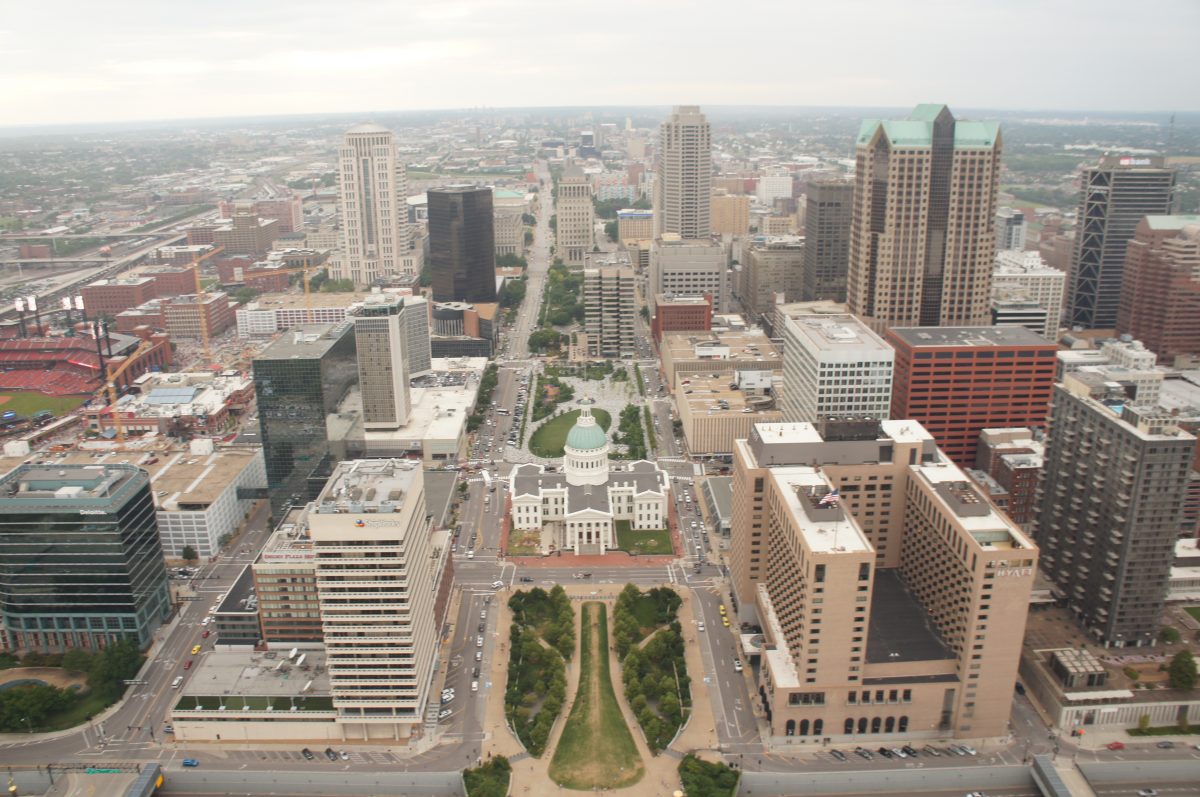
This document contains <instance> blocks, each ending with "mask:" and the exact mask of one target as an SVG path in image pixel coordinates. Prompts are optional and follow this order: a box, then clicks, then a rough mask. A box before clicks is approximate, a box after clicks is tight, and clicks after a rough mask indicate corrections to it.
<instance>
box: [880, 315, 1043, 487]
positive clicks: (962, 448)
mask: <svg viewBox="0 0 1200 797" xmlns="http://www.w3.org/2000/svg"><path fill="white" fill-rule="evenodd" d="M887 341H888V343H890V344H891V345H892V346H893V347H894V348H895V350H896V377H895V389H894V390H893V391H892V411H891V412H892V417H893V418H912V419H913V420H915V421H918V422H920V423H921V424H923V425H924V426H925V428H926V429H928V430H929V431H930V432H931V433H932V434H933V436H934V438H935V439H936V440H937V442H938V448H940V449H941V450H942V451H943V452H944V453H945V454H946V456H948V457H949V458H950V459H952V460H954V462H956V463H958V465H959V466H961V467H964V468H969V467H973V466H974V464H975V449H976V446H977V445H978V444H979V433H980V432H981V431H982V430H984V429H989V428H993V427H1009V426H1025V427H1029V428H1031V429H1044V428H1045V426H1046V417H1047V415H1048V414H1049V412H1050V389H1051V387H1052V386H1053V385H1054V371H1055V365H1056V363H1057V360H1056V357H1055V355H1056V353H1057V351H1058V346H1057V345H1056V344H1054V343H1052V342H1050V341H1048V340H1046V339H1045V338H1043V337H1042V336H1040V335H1037V334H1035V333H1033V332H1030V331H1029V330H1028V329H1025V328H1024V327H1019V326H1012V327H912V328H901V329H890V330H888V333H887Z"/></svg>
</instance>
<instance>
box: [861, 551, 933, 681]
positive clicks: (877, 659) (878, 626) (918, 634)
mask: <svg viewBox="0 0 1200 797" xmlns="http://www.w3.org/2000/svg"><path fill="white" fill-rule="evenodd" d="M952 658H954V654H953V653H952V652H951V651H950V648H949V647H947V645H946V643H945V641H943V640H942V635H941V634H939V633H938V631H937V628H936V627H935V626H934V624H933V620H932V619H931V618H930V617H929V613H928V612H926V611H925V609H924V608H923V607H922V606H921V604H920V602H919V601H917V599H916V598H915V597H914V596H913V594H912V593H911V592H909V590H908V586H907V585H906V584H905V583H904V579H903V578H901V577H900V571H899V570H897V569H895V568H887V569H876V571H875V587H874V590H873V591H872V592H871V619H870V628H869V635H868V637H867V663H868V664H889V663H895V662H903V661H930V660H938V659H952Z"/></svg>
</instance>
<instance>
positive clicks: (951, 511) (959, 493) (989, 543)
mask: <svg viewBox="0 0 1200 797" xmlns="http://www.w3.org/2000/svg"><path fill="white" fill-rule="evenodd" d="M910 467H912V468H913V469H914V470H915V471H916V474H917V476H918V477H919V478H921V479H924V480H925V481H926V483H928V484H929V485H930V486H931V487H933V495H934V499H933V500H936V501H941V502H942V504H943V506H944V507H945V509H946V510H948V511H947V515H948V516H950V517H953V518H955V519H956V520H957V522H958V524H959V525H960V526H962V528H963V530H965V531H966V532H967V533H968V534H969V535H970V536H971V538H972V539H973V540H975V542H976V544H978V545H979V547H980V550H983V551H997V550H1013V549H1016V550H1021V549H1024V550H1033V548H1034V545H1033V543H1032V542H1030V541H1029V538H1027V537H1026V536H1025V534H1024V533H1023V532H1022V531H1021V530H1020V529H1019V528H1018V527H1017V526H1016V524H1015V523H1013V522H1012V521H1011V520H1009V519H1008V517H1007V516H1005V515H1002V514H1001V513H999V512H998V511H996V509H995V508H994V507H993V506H992V505H991V503H989V502H988V501H987V499H985V498H984V497H983V496H982V495H980V494H979V491H978V490H976V489H975V488H974V487H973V486H971V484H970V482H969V481H968V480H967V475H966V473H964V472H963V471H962V469H960V468H959V467H958V466H957V465H955V464H954V463H953V462H946V461H944V462H937V463H931V464H921V465H912V466H910Z"/></svg>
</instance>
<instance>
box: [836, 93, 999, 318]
mask: <svg viewBox="0 0 1200 797" xmlns="http://www.w3.org/2000/svg"><path fill="white" fill-rule="evenodd" d="M1000 149H1001V137H1000V127H999V125H997V124H995V123H993V122H963V121H957V120H956V119H955V118H954V116H953V115H952V114H951V113H950V109H949V108H947V107H946V106H944V105H919V106H917V108H916V110H914V111H913V113H912V115H911V116H909V118H908V119H905V120H902V121H880V120H877V119H870V120H867V121H864V122H863V124H862V127H861V128H860V130H859V134H858V154H857V168H856V172H855V190H854V211H853V213H854V215H853V218H852V219H851V227H850V270H849V285H848V291H847V302H848V304H849V309H850V312H852V313H854V314H855V315H858V316H861V317H863V319H864V320H866V321H867V322H868V323H870V324H871V325H872V326H873V327H874V328H875V329H877V330H880V329H882V328H884V327H890V326H976V325H979V324H985V323H987V319H988V306H989V303H990V300H991V284H992V260H993V257H994V254H995V248H996V246H995V244H996V241H995V234H996V233H995V224H994V218H995V212H996V192H997V190H998V188H999V174H1000Z"/></svg>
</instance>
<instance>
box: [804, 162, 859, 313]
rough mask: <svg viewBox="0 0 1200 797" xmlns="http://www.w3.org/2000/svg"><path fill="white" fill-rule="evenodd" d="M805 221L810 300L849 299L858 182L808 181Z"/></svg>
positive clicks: (806, 285) (806, 289)
mask: <svg viewBox="0 0 1200 797" xmlns="http://www.w3.org/2000/svg"><path fill="white" fill-rule="evenodd" d="M807 195H808V202H807V204H806V206H805V207H806V208H807V209H806V211H805V222H804V286H803V290H802V291H801V299H802V300H803V301H806V302H812V301H818V300H821V299H828V300H829V301H833V302H844V301H846V270H847V268H848V267H849V265H850V219H851V217H852V214H853V210H854V183H851V182H849V181H845V180H817V181H816V182H813V183H809V185H808V191H807Z"/></svg>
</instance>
